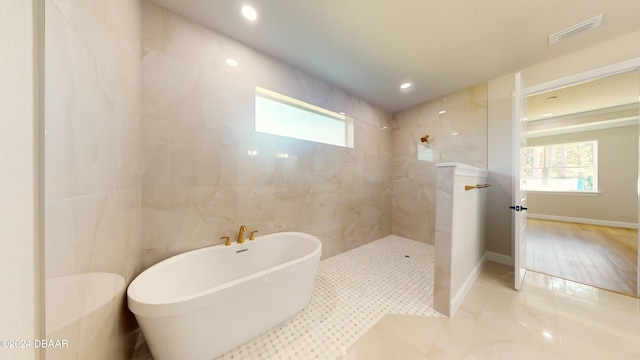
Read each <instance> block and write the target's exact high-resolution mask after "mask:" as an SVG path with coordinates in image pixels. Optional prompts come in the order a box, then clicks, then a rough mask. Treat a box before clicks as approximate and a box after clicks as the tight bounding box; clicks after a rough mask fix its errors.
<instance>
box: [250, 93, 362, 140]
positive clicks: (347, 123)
mask: <svg viewBox="0 0 640 360" xmlns="http://www.w3.org/2000/svg"><path fill="white" fill-rule="evenodd" d="M259 98H262V99H266V100H270V101H273V102H276V103H279V104H280V105H285V106H287V107H291V108H296V109H298V110H303V111H305V112H308V113H310V114H314V115H320V116H321V117H324V118H327V120H334V121H338V122H341V123H343V125H344V143H335V142H327V141H323V140H321V139H320V138H319V137H317V136H315V135H317V134H314V133H313V132H311V133H309V135H308V136H305V137H298V136H295V135H292V134H287V133H283V132H272V131H268V129H265V128H264V127H263V124H261V126H260V129H258V122H259V114H258V101H259ZM255 102H256V110H255V119H254V130H255V131H256V132H260V133H263V134H271V135H276V136H284V137H288V138H291V139H298V140H304V141H311V142H316V143H319V144H326V145H333V146H340V147H344V148H351V149H352V148H353V147H354V121H353V119H352V118H351V117H348V116H347V115H345V114H342V113H337V112H334V111H331V110H328V109H325V108H322V107H320V106H316V105H313V104H309V103H307V102H304V101H302V100H298V99H295V98H292V97H289V96H286V95H283V94H280V93H278V92H275V91H272V90H269V89H265V88H263V87H260V86H256V88H255ZM261 120H264V119H261Z"/></svg>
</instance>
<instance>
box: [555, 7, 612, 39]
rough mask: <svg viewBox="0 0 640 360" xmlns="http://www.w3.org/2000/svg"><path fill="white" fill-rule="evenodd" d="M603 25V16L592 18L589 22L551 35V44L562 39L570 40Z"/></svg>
mask: <svg viewBox="0 0 640 360" xmlns="http://www.w3.org/2000/svg"><path fill="white" fill-rule="evenodd" d="M601 23H602V14H600V15H598V16H596V17H594V18H591V19H589V20H586V21H583V22H581V23H579V24H575V25H573V26H570V27H568V28H566V29H564V30H561V31H558V32H557V33H555V34H551V35H549V44H555V43H557V42H558V41H560V40H562V39H565V38H568V37H569V36H573V35H576V34H578V33H581V32H583V31H586V30H589V29H593V28H595V27H598V26H600V24H601Z"/></svg>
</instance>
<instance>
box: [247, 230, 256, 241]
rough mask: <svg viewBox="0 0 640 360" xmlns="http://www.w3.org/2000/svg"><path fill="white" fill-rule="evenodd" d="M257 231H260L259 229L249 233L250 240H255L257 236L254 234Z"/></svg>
mask: <svg viewBox="0 0 640 360" xmlns="http://www.w3.org/2000/svg"><path fill="white" fill-rule="evenodd" d="M257 232H258V230H255V231H252V232H251V234H249V240H255V239H256V237H255V236H254V235H253V234H255V233H257Z"/></svg>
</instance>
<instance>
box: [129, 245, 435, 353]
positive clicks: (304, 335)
mask: <svg viewBox="0 0 640 360" xmlns="http://www.w3.org/2000/svg"><path fill="white" fill-rule="evenodd" d="M433 264H434V247H433V246H432V245H428V244H424V243H421V242H417V241H413V240H409V239H406V238H402V237H399V236H395V235H390V236H387V237H385V238H382V239H380V240H377V241H374V242H371V243H369V244H366V245H363V246H360V247H358V248H356V249H353V250H351V251H348V252H345V253H342V254H340V255H337V256H334V257H331V258H329V259H325V260H322V261H321V262H320V264H319V266H318V274H317V276H316V282H315V287H314V290H313V293H312V295H311V300H310V302H309V304H308V305H307V307H306V308H305V309H304V310H302V311H301V312H300V313H299V314H297V315H296V316H294V317H293V318H292V319H290V320H289V321H287V322H285V323H283V324H282V325H280V326H279V327H277V328H275V329H273V330H271V331H269V332H267V333H265V334H263V335H261V336H259V337H257V338H255V339H253V340H250V341H248V342H247V343H245V344H243V345H240V346H239V347H237V348H235V349H234V350H232V351H230V352H228V353H226V354H224V355H222V356H220V357H219V358H218V359H220V360H238V359H250V360H258V359H279V360H280V359H296V360H299V359H322V360H325V359H336V358H341V357H343V356H344V355H345V354H346V352H347V349H348V348H349V346H351V345H352V344H353V343H354V342H355V341H356V340H358V338H359V337H361V336H362V335H363V334H364V333H365V332H367V330H369V329H370V328H371V327H372V326H373V325H374V324H376V323H377V322H378V321H379V320H380V319H381V318H382V317H383V316H384V315H386V314H403V315H426V316H442V315H440V314H439V313H438V312H437V311H435V310H434V309H433ZM152 359H153V358H152V357H151V355H150V353H149V350H148V348H147V347H146V345H145V344H144V343H142V344H140V346H138V348H137V349H136V352H135V353H134V357H133V360H152Z"/></svg>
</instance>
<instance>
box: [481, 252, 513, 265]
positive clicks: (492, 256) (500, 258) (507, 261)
mask: <svg viewBox="0 0 640 360" xmlns="http://www.w3.org/2000/svg"><path fill="white" fill-rule="evenodd" d="M487 260H488V261H493V262H495V263H498V264H504V265H509V266H513V264H514V262H513V258H512V257H511V256H509V255H505V254H499V253H497V252H493V251H487Z"/></svg>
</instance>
